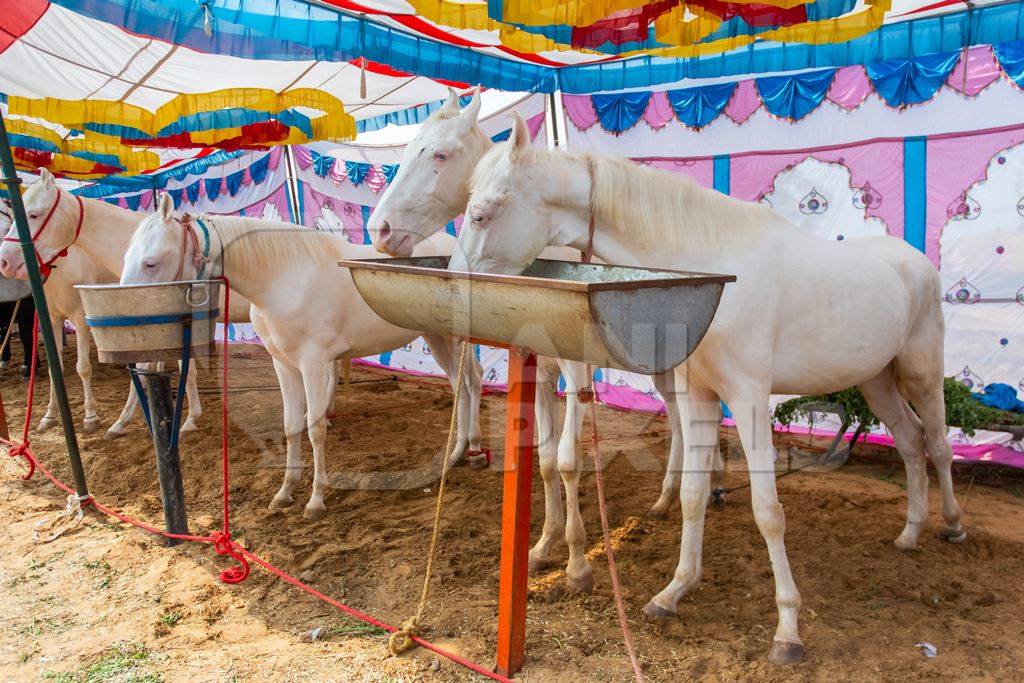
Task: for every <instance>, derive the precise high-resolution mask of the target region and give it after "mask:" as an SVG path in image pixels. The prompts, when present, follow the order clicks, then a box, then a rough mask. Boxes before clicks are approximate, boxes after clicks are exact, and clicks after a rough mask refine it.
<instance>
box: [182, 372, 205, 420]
mask: <svg viewBox="0 0 1024 683" xmlns="http://www.w3.org/2000/svg"><path fill="white" fill-rule="evenodd" d="M178 368H179V369H180V368H181V361H178ZM185 397H186V398H187V399H188V417H187V418H185V422H184V424H182V425H181V431H183V432H194V431H196V430H197V429H199V425H198V424H197V423H198V421H199V417H200V416H201V415H202V414H203V405H202V402H201V401H200V400H199V387H198V385H197V384H196V362H195V360H190V361H189V362H188V377H186V378H185Z"/></svg>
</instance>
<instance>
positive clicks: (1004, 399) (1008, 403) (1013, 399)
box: [971, 382, 1024, 413]
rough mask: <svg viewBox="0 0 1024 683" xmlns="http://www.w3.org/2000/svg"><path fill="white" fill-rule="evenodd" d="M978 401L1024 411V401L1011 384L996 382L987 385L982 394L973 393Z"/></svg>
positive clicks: (1009, 409) (1016, 411) (1014, 410)
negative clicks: (1018, 396)
mask: <svg viewBox="0 0 1024 683" xmlns="http://www.w3.org/2000/svg"><path fill="white" fill-rule="evenodd" d="M971 396H973V397H974V399H975V400H976V401H978V402H979V403H981V404H982V405H986V406H989V407H990V408H998V409H1000V410H1008V411H1010V412H1013V413H1024V401H1021V400H1020V399H1019V398H1017V390H1016V389H1014V388H1013V387H1011V386H1010V385H1009V384H1002V383H1000V382H996V383H994V384H987V385H985V392H984V393H982V394H971Z"/></svg>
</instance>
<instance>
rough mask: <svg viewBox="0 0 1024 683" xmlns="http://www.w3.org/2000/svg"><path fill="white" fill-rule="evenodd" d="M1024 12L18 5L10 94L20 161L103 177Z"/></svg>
mask: <svg viewBox="0 0 1024 683" xmlns="http://www.w3.org/2000/svg"><path fill="white" fill-rule="evenodd" d="M1022 6H1024V3H1022V2H998V1H995V0H978V1H977V2H971V3H963V2H953V1H952V0H939V1H938V2H932V1H930V0H810V1H805V0H759V2H756V3H753V2H750V0H691V1H689V2H685V3H684V2H680V0H651V1H645V0H599V1H593V2H584V1H582V0H487V1H486V2H473V1H469V2H463V1H461V0H359V1H358V2H357V1H355V0H161V2H139V1H138V0H52V1H50V0H9V2H8V3H5V7H4V12H3V13H0V92H2V93H3V94H4V96H5V99H6V102H7V112H6V113H7V114H8V115H9V116H11V117H13V119H14V120H15V121H16V123H15V124H14V125H15V126H16V127H19V128H20V129H19V130H18V131H17V132H18V133H19V134H20V137H19V142H18V144H17V145H16V146H18V159H19V162H20V163H21V165H22V166H23V167H25V168H33V167H38V166H48V167H50V168H53V169H55V170H58V171H61V172H63V173H65V174H68V175H72V176H76V177H83V178H85V177H100V176H102V175H112V174H117V173H122V174H128V173H137V172H138V171H140V170H142V169H144V168H152V166H150V165H151V164H154V163H155V162H156V161H158V160H159V161H160V162H163V158H162V157H159V158H158V157H155V156H153V152H152V150H166V149H179V148H207V147H217V148H221V149H225V150H235V149H250V148H259V147H267V146H271V145H278V144H294V143H301V142H308V141H312V140H335V141H340V140H346V139H352V138H353V137H354V136H355V135H356V133H357V132H358V131H378V130H380V129H381V128H384V127H385V126H387V125H388V124H404V123H416V122H418V121H420V120H422V118H423V117H425V116H426V115H427V114H428V113H429V112H430V111H431V110H432V108H434V107H436V106H437V103H438V102H440V101H441V100H442V99H443V98H444V97H445V96H446V95H447V88H448V87H449V86H454V87H456V88H458V89H460V90H461V91H462V92H465V91H466V90H467V89H468V88H469V87H470V86H472V85H475V84H481V85H482V86H483V87H485V88H489V89H496V90H501V91H507V92H524V93H525V92H553V91H555V90H561V91H563V92H567V93H590V92H600V91H610V90H623V89H629V88H649V87H651V86H653V85H657V84H661V83H670V82H680V81H683V80H686V79H720V78H723V77H728V76H734V75H741V74H756V73H764V72H785V71H797V70H805V69H809V68H819V67H825V66H843V65H848V64H857V63H869V62H873V61H878V60H881V59H886V60H891V59H906V58H913V57H916V56H921V55H925V54H932V53H936V52H951V51H957V50H960V49H962V48H963V47H965V46H967V45H971V44H977V43H1001V42H1006V41H1013V40H1019V39H1021V38H1022V37H1024V10H1022ZM46 128H48V129H49V131H50V132H47V131H46V130H45V129H46ZM127 147H130V148H132V149H130V150H126V149H125V148H127ZM145 150H150V151H148V152H147V151H145Z"/></svg>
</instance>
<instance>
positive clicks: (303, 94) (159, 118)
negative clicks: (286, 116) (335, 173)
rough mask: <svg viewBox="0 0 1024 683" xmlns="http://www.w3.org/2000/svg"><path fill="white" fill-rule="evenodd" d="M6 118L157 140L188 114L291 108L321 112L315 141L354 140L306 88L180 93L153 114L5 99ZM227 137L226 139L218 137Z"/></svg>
mask: <svg viewBox="0 0 1024 683" xmlns="http://www.w3.org/2000/svg"><path fill="white" fill-rule="evenodd" d="M8 107H9V109H10V112H11V114H14V115H20V116H28V117H32V118H39V119H45V120H47V121H52V122H53V123H59V124H61V125H63V126H67V127H69V128H81V127H83V126H84V124H85V123H86V122H89V123H99V124H116V125H122V126H129V127H131V128H135V129H138V130H141V131H142V132H144V133H147V134H149V135H157V134H158V133H159V131H160V130H161V129H163V128H165V127H166V126H168V125H170V124H172V123H174V122H175V121H178V120H179V119H181V118H183V117H185V116H190V115H193V114H199V113H205V112H214V111H218V110H221V109H230V108H239V107H241V108H246V109H254V110H257V111H269V112H280V111H284V110H285V109H290V108H292V107H306V108H309V109H314V110H317V111H320V112H323V115H322V116H320V117H317V118H315V119H313V120H312V122H313V129H314V131H316V135H317V139H328V140H350V139H352V138H354V137H355V134H356V124H355V120H354V119H353V118H352V117H351V116H350V115H349V114H348V113H346V112H345V107H344V105H342V103H341V101H340V100H338V99H337V98H336V97H334V96H333V95H330V94H328V93H325V92H323V91H321V90H314V89H312V88H298V89H295V90H288V91H286V92H283V93H276V92H274V91H273V90H265V89H261V88H229V89H225V90H217V91H214V92H208V93H183V94H181V95H178V96H176V97H175V98H174V99H172V100H170V101H169V102H167V103H166V104H163V105H161V106H160V107H158V108H157V110H156V111H155V112H151V111H149V110H147V109H143V108H142V107H139V106H136V105H133V104H128V103H125V102H116V101H111V100H62V99H57V98H45V99H29V98H25V97H14V96H12V97H10V98H9V100H8ZM224 137H230V136H222V138H224Z"/></svg>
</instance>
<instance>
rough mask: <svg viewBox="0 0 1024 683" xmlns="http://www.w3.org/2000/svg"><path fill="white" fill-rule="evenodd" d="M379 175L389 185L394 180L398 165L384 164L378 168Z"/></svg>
mask: <svg viewBox="0 0 1024 683" xmlns="http://www.w3.org/2000/svg"><path fill="white" fill-rule="evenodd" d="M380 171H381V173H383V174H384V180H386V181H387V184H388V185H390V184H391V183H392V182H394V180H395V176H396V175H398V164H385V165H383V166H381V167H380Z"/></svg>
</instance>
